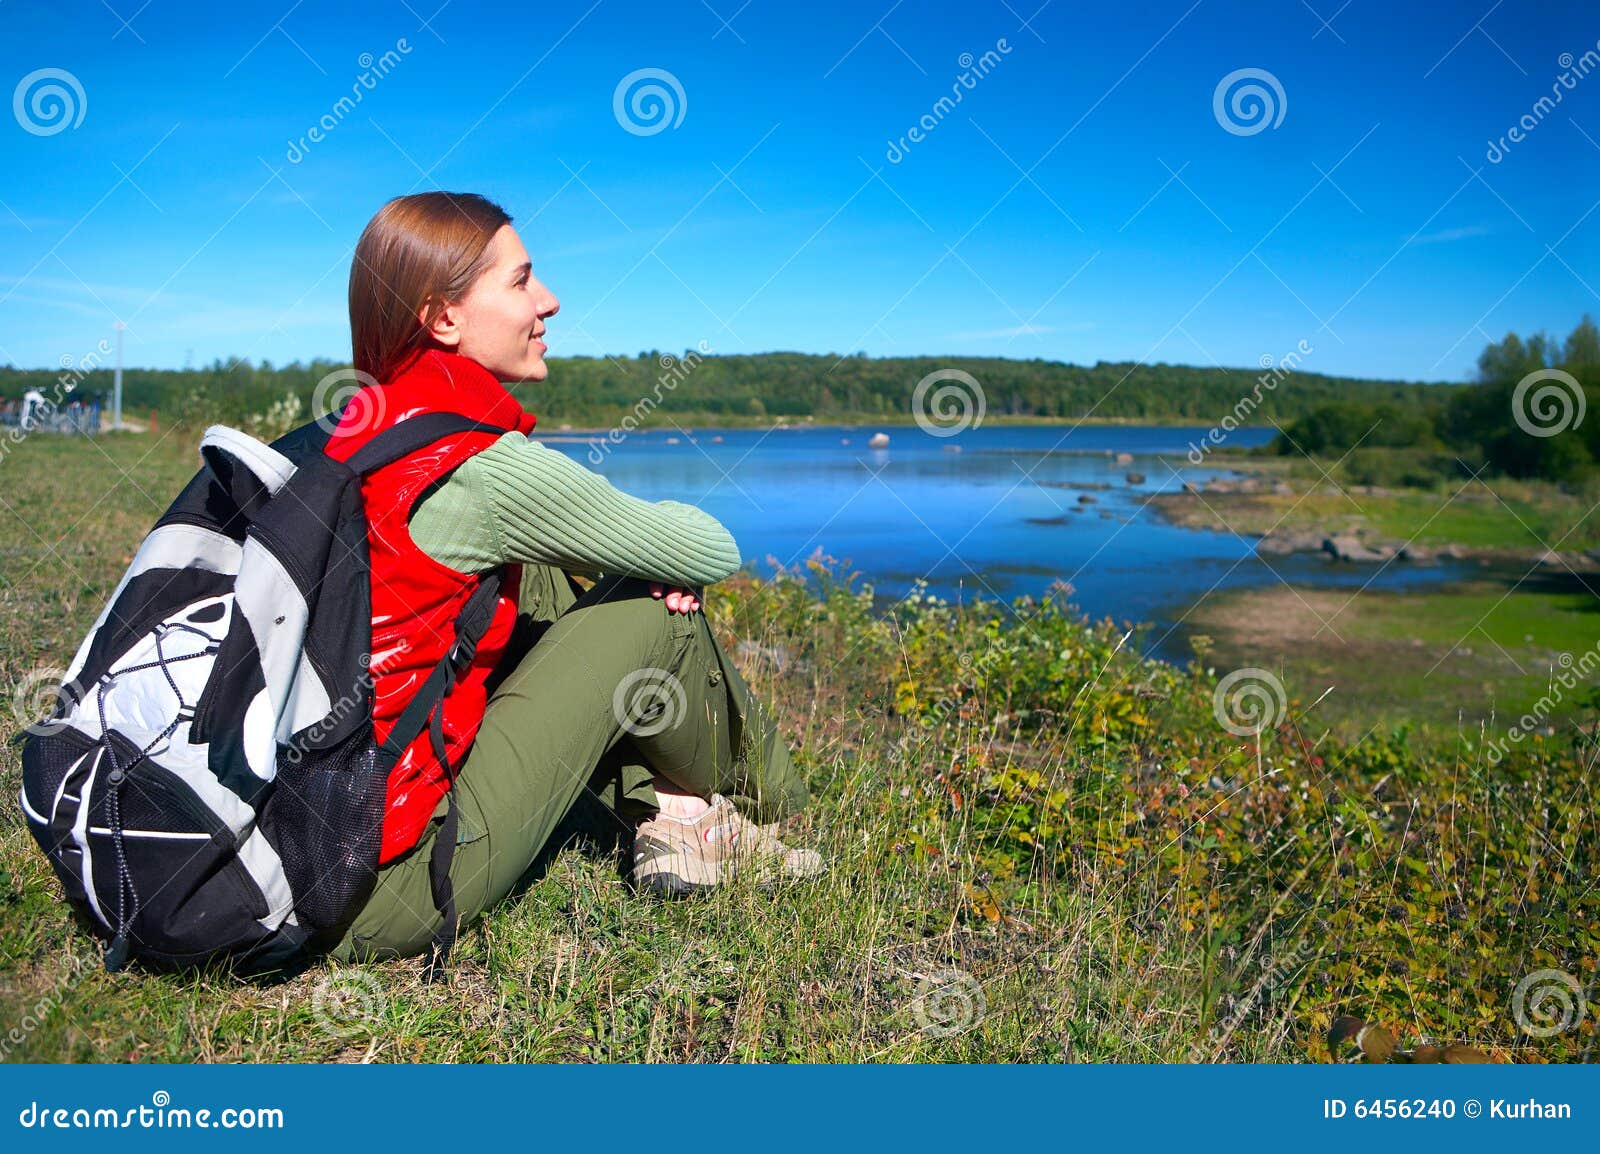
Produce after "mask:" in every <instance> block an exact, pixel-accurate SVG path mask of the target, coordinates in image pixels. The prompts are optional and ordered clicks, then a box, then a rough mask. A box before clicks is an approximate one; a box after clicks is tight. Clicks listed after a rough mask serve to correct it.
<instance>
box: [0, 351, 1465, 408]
mask: <svg viewBox="0 0 1600 1154" xmlns="http://www.w3.org/2000/svg"><path fill="white" fill-rule="evenodd" d="M346 367H347V365H345V364H341V362H337V361H331V360H314V361H312V362H310V363H309V364H301V363H299V362H296V363H294V364H290V365H286V366H282V367H275V366H274V365H273V364H272V363H271V362H269V361H263V362H262V363H260V364H256V365H253V364H251V363H250V362H249V361H239V362H237V363H233V364H229V363H227V362H224V361H221V360H217V361H214V362H213V363H212V364H211V365H209V366H207V367H202V368H195V369H185V370H163V369H128V370H126V371H125V372H124V374H123V408H124V411H125V412H127V413H129V414H131V415H135V416H139V417H144V416H146V415H147V414H148V412H149V411H150V410H155V411H156V412H157V414H158V415H159V417H160V419H161V420H162V421H163V422H170V421H177V422H210V421H221V422H224V423H230V424H244V423H246V422H247V421H248V419H249V418H250V417H251V416H252V415H255V416H258V417H259V416H260V415H261V414H264V413H267V412H269V411H274V407H276V410H275V411H277V412H279V413H281V412H284V411H286V410H287V409H290V408H293V407H294V406H293V405H292V404H288V405H286V404H285V401H286V398H289V399H294V400H297V401H298V404H299V409H298V411H299V412H300V413H301V414H302V419H305V418H309V417H310V416H312V415H315V414H313V413H312V412H311V402H312V400H313V396H314V394H316V392H317V389H318V385H319V383H320V382H323V381H325V380H327V378H328V377H329V375H330V374H332V373H335V372H336V371H338V370H339V369H341V368H346ZM949 369H960V370H962V371H964V372H966V373H970V374H971V375H972V377H973V378H975V379H976V380H977V382H978V384H979V386H980V387H981V389H982V403H983V406H984V410H985V413H986V414H987V415H989V416H1006V417H1018V418H1036V419H1038V418H1045V419H1079V418H1084V417H1091V418H1094V419H1112V420H1127V421H1186V422H1188V421H1192V422H1194V423H1196V424H1205V425H1210V424H1215V423H1217V422H1218V421H1219V420H1221V419H1222V418H1224V417H1226V416H1228V415H1229V414H1235V413H1238V412H1239V408H1238V406H1239V403H1240V399H1241V398H1242V397H1253V398H1258V399H1259V403H1255V402H1252V405H1251V406H1250V407H1248V409H1247V414H1246V415H1241V416H1239V417H1238V418H1237V419H1238V420H1239V422H1240V423H1242V424H1254V425H1265V424H1267V423H1268V422H1269V421H1276V422H1278V423H1280V424H1281V423H1283V422H1286V421H1289V420H1293V419H1296V418H1300V417H1304V416H1306V415H1308V414H1310V413H1313V412H1315V411H1317V410H1319V409H1321V408H1323V407H1325V406H1328V405H1330V404H1331V403H1333V402H1334V401H1336V400H1341V399H1352V398H1353V399H1355V400H1356V401H1357V402H1358V403H1360V404H1361V405H1367V406H1380V405H1381V406H1387V407H1389V408H1392V409H1394V410H1396V411H1413V412H1416V411H1421V410H1422V409H1423V408H1424V407H1425V406H1426V405H1427V404H1428V402H1429V399H1430V398H1432V397H1433V396H1435V395H1436V394H1437V393H1439V392H1440V391H1441V386H1437V385H1427V384H1417V383H1410V382H1402V381H1374V380H1356V379H1351V378H1342V377H1329V376H1323V375H1321V374H1319V373H1307V372H1298V371H1296V372H1288V373H1287V374H1285V373H1283V372H1282V371H1281V370H1280V371H1277V372H1274V371H1272V370H1266V371H1258V370H1254V369H1222V368H1214V369H1213V368H1196V367H1192V366H1188V365H1169V364H1151V365H1136V364H1132V363H1129V362H1112V361H1100V362H1098V363H1096V364H1094V365H1092V366H1084V365H1073V364H1066V363H1063V362H1060V361H1046V360H1038V359H1035V360H1008V359H1002V358H998V357H995V358H934V357H884V358H871V357H867V356H865V355H861V354H856V355H852V356H846V357H844V358H842V359H841V358H838V357H834V356H815V355H810V354H803V353H762V354H757V355H751V356H716V355H707V356H701V354H699V353H697V352H694V351H692V350H691V351H686V352H685V353H683V354H662V353H661V352H660V351H659V350H650V351H647V352H641V353H640V354H639V355H638V356H637V357H633V358H617V357H557V358H552V359H551V362H550V376H549V378H548V379H547V380H545V381H543V382H539V383H537V384H523V385H518V386H516V387H515V389H514V391H515V392H516V393H517V395H518V397H519V399H520V400H521V401H522V403H523V404H524V405H526V406H527V407H528V408H529V409H531V410H532V411H533V412H534V413H535V414H537V415H538V417H539V418H540V420H541V422H543V423H544V425H545V426H546V427H549V426H550V425H551V424H553V423H556V422H570V423H572V424H576V425H588V426H594V427H606V426H612V425H616V424H618V423H619V422H621V421H622V420H623V418H624V417H625V416H629V415H632V417H633V419H634V420H635V421H636V422H637V423H638V424H639V425H641V426H651V425H667V424H669V423H670V422H677V423H679V424H684V423H686V422H689V421H693V422H696V423H700V424H706V423H711V422H722V423H727V424H762V425H764V424H767V423H769V422H770V421H771V420H772V419H774V418H778V417H784V418H789V419H802V418H806V417H810V418H813V419H815V420H817V421H823V422H830V421H832V422H840V423H849V422H852V421H879V422H885V423H901V422H904V423H909V422H910V420H911V419H912V413H911V403H912V394H913V391H914V390H915V388H916V386H917V383H918V382H919V381H921V380H922V379H923V378H924V377H926V376H928V374H930V373H934V372H937V371H939V370H949ZM69 377H70V378H71V379H72V380H73V382H74V388H73V395H74V396H75V397H76V398H78V399H83V400H86V399H89V398H90V397H96V396H98V397H102V398H108V397H109V395H110V390H111V371H110V370H109V369H104V368H95V369H93V370H92V371H89V372H85V373H82V374H74V373H71V372H70V371H68V370H48V369H37V370H24V369H15V368H9V367H6V368H0V398H3V399H5V400H10V401H15V400H16V399H18V398H20V397H21V395H22V393H23V391H24V390H26V389H29V388H34V389H38V390H39V391H40V392H41V393H43V394H44V395H45V396H46V397H47V398H49V399H50V400H51V401H52V403H61V404H64V403H65V402H66V400H67V399H69V398H67V397H66V396H61V395H58V394H60V393H61V392H62V389H63V385H62V383H61V382H62V381H63V380H64V379H67V378H69ZM1264 382H1265V383H1266V387H1265V388H1263V383H1264ZM340 384H341V382H339V381H334V382H333V383H332V384H331V385H325V386H324V387H323V391H322V394H321V395H322V396H323V397H328V396H331V395H333V393H335V392H336V391H337V389H338V387H339V386H340ZM940 384H943V385H953V386H954V387H955V388H956V389H957V390H961V389H963V387H964V386H962V385H960V384H959V383H956V382H950V381H943V382H940ZM345 387H346V388H348V387H349V386H348V385H345ZM967 391H968V392H970V388H968V389H967Z"/></svg>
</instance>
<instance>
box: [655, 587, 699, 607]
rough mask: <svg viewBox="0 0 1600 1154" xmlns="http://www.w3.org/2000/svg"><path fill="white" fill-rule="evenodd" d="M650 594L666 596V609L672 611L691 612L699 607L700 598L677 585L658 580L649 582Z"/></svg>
mask: <svg viewBox="0 0 1600 1154" xmlns="http://www.w3.org/2000/svg"><path fill="white" fill-rule="evenodd" d="M650 596H652V597H654V598H656V599H658V600H659V599H661V598H662V597H663V596H664V597H665V598H666V602H667V609H668V610H670V611H671V612H673V613H693V612H694V611H695V610H696V609H698V608H700V598H698V597H696V596H695V595H694V594H693V592H692V591H690V590H688V589H683V588H680V587H679V586H677V585H665V584H663V583H662V582H660V581H652V582H650Z"/></svg>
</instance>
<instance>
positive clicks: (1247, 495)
mask: <svg viewBox="0 0 1600 1154" xmlns="http://www.w3.org/2000/svg"><path fill="white" fill-rule="evenodd" d="M1343 491H1344V492H1346V493H1348V494H1350V495H1351V496H1353V497H1363V496H1364V497H1373V498H1380V499H1381V498H1385V497H1396V496H1400V495H1401V494H1400V493H1398V492H1397V491H1395V490H1392V489H1386V488H1383V487H1381V486H1376V485H1371V486H1368V485H1352V486H1350V487H1348V488H1347V489H1345V490H1343ZM1297 495H1298V491H1297V490H1296V489H1295V488H1294V486H1292V485H1290V484H1289V483H1288V482H1286V481H1282V480H1273V479H1269V478H1265V477H1258V476H1248V475H1247V476H1243V477H1218V478H1215V479H1213V480H1211V481H1209V482H1207V483H1206V485H1205V486H1204V487H1200V486H1196V485H1195V484H1194V483H1193V482H1188V483H1185V485H1184V487H1183V490H1182V492H1178V493H1160V494H1156V495H1154V496H1152V497H1151V498H1150V499H1149V504H1150V506H1151V507H1152V508H1154V509H1155V510H1156V511H1157V512H1158V513H1159V514H1161V515H1162V516H1164V517H1165V518H1166V519H1167V520H1168V521H1170V522H1172V523H1173V524H1176V525H1181V526H1184V527H1185V528H1217V527H1219V526H1218V524H1217V523H1218V522H1219V521H1220V522H1222V526H1221V527H1231V526H1228V524H1227V522H1228V518H1227V516H1226V513H1227V510H1228V509H1229V508H1239V507H1241V506H1247V507H1251V508H1253V509H1254V508H1261V507H1264V502H1265V501H1267V500H1269V499H1271V498H1280V499H1281V498H1284V497H1294V496H1297ZM1256 552H1257V553H1259V554H1261V555H1262V556H1267V557H1285V556H1290V555H1292V554H1297V553H1300V554H1306V553H1311V554H1320V555H1322V556H1325V557H1326V558H1327V559H1328V561H1329V563H1333V564H1337V563H1342V564H1352V565H1386V564H1389V563H1391V562H1400V563H1402V564H1406V565H1437V564H1440V563H1443V562H1452V561H1455V562H1472V561H1476V562H1478V563H1479V564H1482V565H1491V564H1524V565H1537V566H1539V567H1540V568H1544V569H1549V570H1550V571H1552V572H1558V573H1571V574H1581V575H1591V574H1600V549H1591V550H1588V551H1587V552H1580V551H1576V550H1568V551H1559V550H1555V549H1543V548H1534V549H1514V548H1504V547H1498V548H1474V547H1470V546H1467V545H1463V544H1459V543H1455V542H1447V543H1445V544H1442V545H1439V544H1430V545H1420V544H1418V543H1416V542H1415V541H1407V540H1393V539H1386V538H1383V537H1380V536H1376V535H1374V534H1372V533H1371V532H1370V531H1369V530H1367V529H1366V528H1365V527H1364V526H1359V525H1354V526H1352V525H1345V526H1341V527H1338V528H1335V527H1331V526H1304V525H1300V526H1280V525H1277V524H1276V519H1274V525H1273V527H1272V528H1271V529H1269V530H1268V531H1267V532H1265V533H1260V534H1257V536H1256Z"/></svg>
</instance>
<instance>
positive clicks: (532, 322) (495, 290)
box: [431, 224, 561, 381]
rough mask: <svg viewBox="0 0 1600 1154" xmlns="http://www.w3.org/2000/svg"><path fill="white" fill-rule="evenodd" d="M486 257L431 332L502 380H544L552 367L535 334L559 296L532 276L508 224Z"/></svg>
mask: <svg viewBox="0 0 1600 1154" xmlns="http://www.w3.org/2000/svg"><path fill="white" fill-rule="evenodd" d="M488 261H489V263H488V267H487V268H486V269H485V270H484V271H483V272H482V273H481V274H480V275H479V276H478V279H477V280H475V281H474V282H473V283H472V287H471V288H470V289H468V290H467V295H466V296H465V297H463V298H462V299H461V300H459V301H455V302H453V303H451V304H450V305H448V306H447V307H446V308H445V309H444V311H443V312H442V313H441V314H440V316H439V317H438V318H436V319H435V321H434V325H433V329H432V330H431V331H432V333H433V336H434V337H435V339H437V340H438V341H439V343H440V344H442V345H444V346H445V347H446V348H449V349H452V350H454V351H455V352H458V353H460V354H461V355H462V356H466V357H471V358H472V359H473V360H475V361H477V362H478V363H479V364H480V365H482V366H483V367H484V368H486V369H488V370H489V371H490V372H492V373H494V375H495V376H497V377H498V378H500V380H502V381H542V380H544V379H545V377H546V376H547V375H548V374H549V371H550V370H549V368H548V367H547V366H546V365H545V363H544V354H545V349H546V346H545V343H544V341H542V340H540V339H539V337H540V336H541V335H542V334H543V333H544V331H545V326H544V318H545V317H548V316H554V315H555V313H556V310H558V309H559V308H560V307H561V302H559V301H558V300H556V298H555V296H554V295H553V294H552V293H551V292H550V290H549V289H547V288H545V287H544V285H542V284H540V283H539V282H538V280H536V279H535V278H534V275H533V265H532V262H531V261H529V260H528V250H527V249H525V248H523V247H522V241H521V240H519V239H518V238H517V230H516V229H514V228H512V227H511V226H510V225H509V224H503V225H501V226H500V229H499V231H497V232H496V233H495V234H494V239H493V240H491V241H490V242H489V249H488Z"/></svg>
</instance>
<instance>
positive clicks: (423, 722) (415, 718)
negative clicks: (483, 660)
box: [379, 570, 501, 980]
mask: <svg viewBox="0 0 1600 1154" xmlns="http://www.w3.org/2000/svg"><path fill="white" fill-rule="evenodd" d="M500 577H501V574H500V570H495V571H494V572H492V573H488V574H486V575H485V576H484V577H483V578H482V579H481V580H480V581H479V582H478V587H477V588H476V589H474V590H473V591H472V595H471V596H470V597H468V598H467V602H466V604H465V605H463V606H462V607H461V612H460V614H459V615H458V616H457V617H456V639H455V643H454V644H453V645H451V647H450V650H449V652H447V653H446V654H445V655H444V656H443V657H441V658H440V659H439V663H438V664H437V665H435V666H434V667H433V671H432V672H431V673H429V674H428V679H427V680H426V681H424V682H423V683H422V687H421V688H420V689H418V690H417V692H416V695H415V696H413V697H412V699H411V700H410V701H409V702H408V703H407V704H406V707H405V709H404V710H402V711H401V714H400V717H399V719H398V720H397V721H396V722H395V723H394V727H393V728H392V729H390V730H389V735H388V736H387V737H386V738H384V740H383V744H382V745H381V746H380V747H379V748H380V749H381V750H382V752H383V754H384V756H385V757H386V758H387V760H388V764H389V765H390V766H393V765H394V764H395V762H397V761H399V760H400V756H401V754H403V753H404V752H405V751H406V748H407V747H408V746H409V745H410V744H411V743H412V742H413V741H415V740H416V738H417V735H418V734H420V733H421V732H422V730H423V728H424V727H426V728H427V729H428V736H429V740H430V744H431V745H432V746H433V755H434V757H436V758H437V759H438V761H439V765H440V767H441V768H442V769H443V770H444V780H445V786H446V789H447V790H448V792H447V793H446V795H445V796H446V798H447V808H446V811H445V819H444V825H443V826H442V827H441V828H440V830H439V833H438V835H437V837H436V838H435V840H434V843H433V850H432V853H431V854H430V855H429V858H428V884H429V887H430V888H431V889H432V891H433V905H434V908H435V909H436V910H438V911H439V913H440V914H442V915H443V919H444V920H443V922H442V923H441V924H440V926H439V930H438V932H437V933H436V934H434V937H433V948H432V953H431V955H430V957H429V959H428V970H427V972H428V977H429V979H430V980H434V979H437V978H438V977H440V976H441V974H442V971H443V968H444V966H445V964H446V963H447V962H448V961H449V960H450V951H451V949H452V948H453V947H454V946H455V941H456V929H457V927H456V921H457V915H456V900H455V889H454V887H453V886H452V885H451V884H450V862H451V859H452V858H453V857H454V855H455V849H456V837H457V833H458V831H459V829H460V816H459V809H458V805H457V802H456V791H455V780H456V770H455V767H454V766H452V765H451V764H450V757H449V753H448V750H447V749H446V747H445V741H444V699H445V697H446V696H447V695H448V694H449V692H450V690H451V689H452V688H453V687H454V686H455V683H456V678H457V677H458V676H459V675H460V674H461V672H462V671H464V670H465V669H466V668H467V666H468V665H470V664H471V663H472V658H473V656H474V655H475V654H476V653H477V651H478V642H479V641H480V640H482V638H483V634H484V631H485V630H486V629H488V627H489V623H490V621H492V620H493V619H494V609H495V603H496V599H497V598H498V597H499V594H500Z"/></svg>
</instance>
